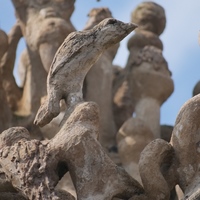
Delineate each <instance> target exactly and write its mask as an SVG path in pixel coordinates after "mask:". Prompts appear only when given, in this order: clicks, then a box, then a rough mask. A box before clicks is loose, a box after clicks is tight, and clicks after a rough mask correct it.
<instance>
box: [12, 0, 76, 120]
mask: <svg viewBox="0 0 200 200" xmlns="http://www.w3.org/2000/svg"><path fill="white" fill-rule="evenodd" d="M12 2H13V5H14V7H15V11H16V16H17V19H18V21H19V24H20V28H21V30H22V34H23V36H24V38H25V41H26V44H27V54H26V55H25V56H26V57H27V58H26V59H25V60H28V59H29V61H30V65H29V67H28V69H27V70H26V71H27V73H26V76H27V77H26V79H25V83H24V90H23V95H22V99H21V101H20V102H19V105H20V108H19V109H18V113H19V115H20V116H24V115H25V116H30V115H33V116H34V115H35V114H36V111H37V109H38V108H39V106H40V100H41V98H42V97H43V96H45V95H46V79H47V73H48V71H49V68H50V65H51V62H52V60H53V57H54V54H55V53H56V51H57V49H58V47H59V46H60V45H61V43H62V42H63V41H64V39H65V38H66V36H67V35H68V34H69V33H71V32H72V31H74V30H75V28H74V27H73V25H72V23H71V21H70V17H71V14H72V13H73V11H74V2H75V1H74V0H62V1H54V0H50V1H46V0H42V1H41V0H28V1H24V0H23V1H20V0H13V1H12ZM26 102H29V103H28V104H27V103H26ZM30 121H31V120H30Z"/></svg>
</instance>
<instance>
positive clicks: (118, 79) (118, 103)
mask: <svg viewBox="0 0 200 200" xmlns="http://www.w3.org/2000/svg"><path fill="white" fill-rule="evenodd" d="M126 72H127V71H126V70H124V69H123V68H119V67H118V68H117V70H116V69H115V68H114V80H113V113H114V120H115V124H116V127H117V130H119V129H120V127H121V126H122V125H123V123H124V122H125V121H126V120H128V119H129V118H130V117H132V114H133V112H134V106H133V102H132V98H131V94H130V85H129V83H128V81H127V79H126V78H127V74H126Z"/></svg>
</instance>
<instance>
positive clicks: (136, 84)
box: [114, 2, 174, 181]
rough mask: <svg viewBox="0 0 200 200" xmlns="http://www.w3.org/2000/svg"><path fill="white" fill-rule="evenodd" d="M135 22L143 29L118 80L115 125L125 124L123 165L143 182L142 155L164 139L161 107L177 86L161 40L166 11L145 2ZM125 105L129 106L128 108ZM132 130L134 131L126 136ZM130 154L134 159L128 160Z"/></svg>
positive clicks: (133, 39)
mask: <svg viewBox="0 0 200 200" xmlns="http://www.w3.org/2000/svg"><path fill="white" fill-rule="evenodd" d="M132 22H136V23H138V26H139V28H138V29H136V31H135V34H134V35H133V36H132V37H131V38H130V39H129V41H128V49H129V51H130V55H129V58H128V61H127V64H126V67H125V68H124V70H122V71H121V73H120V74H119V75H118V77H117V79H116V80H115V93H114V108H115V109H114V113H115V121H117V122H118V121H120V123H124V124H123V126H122V127H123V129H122V130H123V131H119V132H118V140H117V142H118V151H119V155H120V159H121V161H122V165H123V167H124V168H125V169H126V170H127V171H128V172H129V173H130V174H131V175H132V176H134V177H137V178H136V179H137V180H138V181H140V176H139V172H138V161H139V156H138V155H139V154H140V152H141V151H142V150H143V149H144V148H145V146H146V145H147V144H148V143H149V142H150V141H151V140H153V139H155V138H160V136H161V135H160V106H161V105H162V103H163V102H164V101H166V100H167V98H168V97H169V96H170V95H171V93H172V92H173V90H174V85H173V81H172V79H171V72H170V71H169V69H168V64H167V62H166V60H165V59H164V57H163V55H162V49H163V44H162V41H161V40H160V39H159V34H161V33H162V32H163V30H164V28H165V23H166V18H165V12H164V10H163V8H162V7H160V6H159V5H157V4H155V3H152V2H144V3H142V4H140V5H139V6H138V7H137V8H136V9H135V10H134V11H133V13H132ZM125 102H129V103H128V105H127V106H126V104H125ZM121 105H124V106H123V107H124V108H125V109H124V112H125V113H126V114H124V113H123V116H119V118H120V120H118V115H116V113H118V112H117V111H120V106H121ZM130 108H131V109H130ZM131 111H132V113H131ZM133 112H134V119H133V120H132V124H131V126H130V125H129V123H130V122H129V121H128V118H130V117H132V115H133ZM123 117H124V120H123ZM129 120H130V119H129ZM137 120H138V122H137ZM128 122H129V123H128ZM137 123H138V124H137ZM119 125H120V124H118V126H119ZM126 126H128V127H127V128H126ZM129 127H131V131H129V132H128V133H126V131H127V130H129ZM141 127H143V129H142V128H141ZM144 127H145V128H144ZM139 138H140V139H139ZM136 139H137V140H140V141H143V143H142V142H141V144H140V148H138V147H137V146H136V145H133V144H128V142H127V141H129V140H131V141H135V140H136ZM119 144H124V145H119ZM125 144H127V146H126V145H125ZM138 145H139V144H138ZM129 148H130V150H129ZM129 151H131V152H132V157H131V156H129V157H128V156H127V157H126V155H127V154H130V153H129ZM125 158H126V159H125ZM127 163H128V164H127ZM133 163H134V164H133Z"/></svg>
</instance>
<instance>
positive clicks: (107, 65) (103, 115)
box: [83, 8, 119, 150]
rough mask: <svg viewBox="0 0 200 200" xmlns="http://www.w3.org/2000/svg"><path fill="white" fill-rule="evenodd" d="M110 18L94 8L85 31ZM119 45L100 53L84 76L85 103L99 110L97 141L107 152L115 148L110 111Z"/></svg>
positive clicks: (104, 12) (102, 11)
mask: <svg viewBox="0 0 200 200" xmlns="http://www.w3.org/2000/svg"><path fill="white" fill-rule="evenodd" d="M109 17H112V15H111V12H110V10H109V9H108V8H96V9H95V8H94V9H92V10H91V11H90V13H89V19H88V22H87V24H86V27H85V30H88V29H91V28H93V27H94V26H95V25H97V24H98V23H99V22H101V21H102V20H104V19H105V18H109ZM118 47H119V44H116V45H114V46H112V47H110V48H109V49H107V50H106V51H105V52H103V53H102V55H101V56H100V58H99V59H98V61H97V62H96V63H95V64H94V65H93V66H92V67H91V69H90V70H89V72H88V74H87V75H86V78H85V81H84V86H85V87H84V88H83V97H84V100H85V101H94V102H96V103H97V104H98V105H99V109H100V124H99V126H100V132H99V140H100V143H101V145H102V146H103V147H105V148H106V149H107V150H109V149H111V148H112V147H113V146H116V142H115V140H116V132H117V130H116V127H115V123H114V119H113V111H112V81H113V65H112V61H113V59H114V57H115V55H116V52H117V50H118Z"/></svg>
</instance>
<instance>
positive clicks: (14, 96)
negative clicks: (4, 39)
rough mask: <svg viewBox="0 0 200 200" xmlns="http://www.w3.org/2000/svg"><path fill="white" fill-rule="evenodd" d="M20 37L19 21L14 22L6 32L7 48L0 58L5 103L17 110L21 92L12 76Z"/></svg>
mask: <svg viewBox="0 0 200 200" xmlns="http://www.w3.org/2000/svg"><path fill="white" fill-rule="evenodd" d="M21 37H22V33H21V29H20V27H19V23H16V24H15V25H14V26H13V27H12V29H11V31H10V33H9V34H8V49H7V51H6V53H4V56H3V57H2V59H1V63H0V69H1V74H2V77H3V79H2V86H3V88H4V91H5V93H6V98H7V103H8V105H9V107H10V109H11V110H12V111H16V110H17V103H18V101H19V100H20V98H21V95H22V92H21V90H20V89H19V87H18V86H17V84H16V82H15V78H14V76H13V70H14V63H15V57H16V50H17V45H18V42H19V40H20V38H21Z"/></svg>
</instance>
